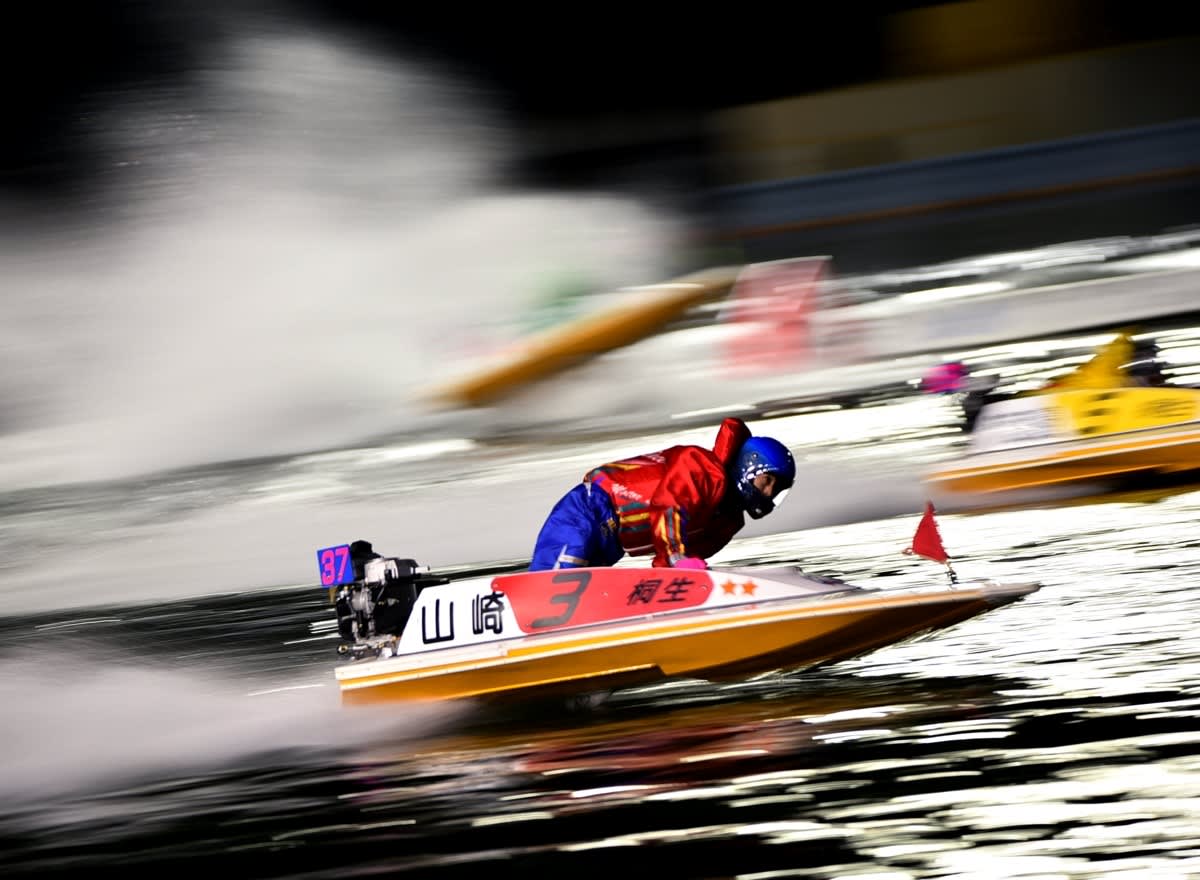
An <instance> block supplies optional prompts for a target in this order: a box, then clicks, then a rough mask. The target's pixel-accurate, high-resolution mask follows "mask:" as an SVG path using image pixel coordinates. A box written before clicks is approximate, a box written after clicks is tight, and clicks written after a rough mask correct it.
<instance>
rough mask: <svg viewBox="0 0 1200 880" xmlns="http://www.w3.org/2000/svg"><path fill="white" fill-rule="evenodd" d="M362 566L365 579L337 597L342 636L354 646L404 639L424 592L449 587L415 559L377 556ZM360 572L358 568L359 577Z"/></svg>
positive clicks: (443, 579) (358, 581) (339, 627)
mask: <svg viewBox="0 0 1200 880" xmlns="http://www.w3.org/2000/svg"><path fill="white" fill-rule="evenodd" d="M368 546H369V545H368ZM360 562H361V571H362V577H361V578H358V579H356V580H355V581H354V582H353V583H350V584H346V585H345V586H343V587H342V588H341V589H340V590H338V592H337V594H336V596H335V597H334V607H335V609H336V611H337V623H338V634H339V635H341V637H342V639H343V640H345V641H346V642H350V643H362V642H366V641H369V640H371V639H376V638H379V637H380V636H388V635H394V636H398V635H400V633H401V632H403V630H404V626H405V624H406V623H408V618H409V616H410V615H411V614H412V609H413V606H414V605H416V603H417V596H418V595H419V594H420V592H421V590H422V589H424V588H425V587H427V586H432V585H434V584H445V583H449V579H448V578H443V577H435V576H431V575H429V574H427V571H428V569H425V568H423V567H422V566H419V565H417V563H416V560H413V559H401V558H397V557H384V556H379V555H377V554H373V555H372V557H371V558H367V559H363V560H360ZM359 570H360V569H358V568H357V567H356V573H357V572H358V571H359Z"/></svg>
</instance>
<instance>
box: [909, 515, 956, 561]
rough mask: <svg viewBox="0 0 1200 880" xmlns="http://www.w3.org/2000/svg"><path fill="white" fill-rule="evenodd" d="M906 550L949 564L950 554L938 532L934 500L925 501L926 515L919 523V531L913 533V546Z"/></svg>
mask: <svg viewBox="0 0 1200 880" xmlns="http://www.w3.org/2000/svg"><path fill="white" fill-rule="evenodd" d="M906 552H908V553H914V554H916V555H917V556H924V557H925V558H926V559H932V560H934V561H935V562H941V563H945V564H947V565H949V563H950V556H949V555H948V554H947V553H946V548H945V547H943V546H942V536H941V534H940V533H939V532H938V527H937V522H935V521H934V518H933V502H932V501H926V502H925V515H924V516H922V517H921V522H920V523H918V525H917V533H916V534H915V535H913V541H912V547H910V548H909V549H908V550H907V551H906Z"/></svg>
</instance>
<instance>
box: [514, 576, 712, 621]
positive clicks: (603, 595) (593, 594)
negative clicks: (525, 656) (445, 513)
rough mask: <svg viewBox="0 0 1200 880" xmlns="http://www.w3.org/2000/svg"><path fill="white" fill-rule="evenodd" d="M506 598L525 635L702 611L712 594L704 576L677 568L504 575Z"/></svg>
mask: <svg viewBox="0 0 1200 880" xmlns="http://www.w3.org/2000/svg"><path fill="white" fill-rule="evenodd" d="M492 589H493V590H495V591H496V592H499V593H503V594H504V595H505V596H506V597H507V598H508V601H509V606H510V607H511V608H512V610H513V613H514V614H515V615H516V617H517V623H519V624H520V625H521V629H523V630H524V631H525V632H541V631H545V630H549V629H556V628H558V627H563V626H579V625H582V624H589V623H602V622H604V621H609V620H621V619H624V618H628V617H638V616H640V615H643V614H651V613H654V612H662V611H675V610H678V609H680V608H695V607H696V606H698V605H703V604H704V600H705V599H707V598H708V595H709V593H710V592H712V578H711V576H710V575H709V573H708V572H706V571H695V570H690V569H677V568H646V569H628V568H625V569H622V568H566V569H562V570H559V571H536V572H525V573H523V574H510V575H500V576H499V577H496V578H495V579H494V580H493V581H492Z"/></svg>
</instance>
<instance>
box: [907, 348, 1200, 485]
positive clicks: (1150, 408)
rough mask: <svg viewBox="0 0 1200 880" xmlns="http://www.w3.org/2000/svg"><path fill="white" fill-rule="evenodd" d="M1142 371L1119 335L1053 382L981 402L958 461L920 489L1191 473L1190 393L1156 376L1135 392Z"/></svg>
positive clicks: (1198, 397)
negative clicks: (1139, 372)
mask: <svg viewBox="0 0 1200 880" xmlns="http://www.w3.org/2000/svg"><path fill="white" fill-rule="evenodd" d="M1143 363H1145V362H1144V361H1138V360H1137V359H1136V351H1135V343H1134V342H1133V341H1132V339H1131V337H1130V336H1129V335H1128V334H1125V333H1122V334H1119V335H1118V336H1117V337H1116V338H1115V339H1113V340H1112V341H1110V342H1109V343H1108V344H1106V345H1105V346H1103V347H1102V348H1101V349H1100V350H1099V351H1097V352H1096V354H1095V355H1094V356H1093V357H1092V358H1091V360H1089V361H1087V362H1086V363H1084V364H1083V365H1082V366H1080V367H1079V368H1078V369H1077V370H1075V371H1074V372H1073V373H1071V374H1070V375H1068V376H1066V377H1064V378H1063V379H1061V380H1059V381H1057V382H1054V383H1051V384H1050V385H1048V386H1046V387H1044V388H1041V389H1038V390H1037V391H1035V392H1033V393H1028V394H1023V395H1018V396H1014V397H1009V398H1007V399H998V400H995V401H993V402H990V403H987V404H986V405H984V406H983V407H982V409H980V411H979V414H978V416H977V417H976V420H975V423H974V429H973V431H972V433H971V436H970V439H969V441H968V446H967V452H966V454H965V455H963V456H961V457H959V458H956V459H953V460H950V461H946V462H942V463H940V464H939V465H937V466H936V467H934V468H932V469H930V470H929V471H927V472H926V474H925V475H924V481H925V484H926V485H927V486H928V487H929V488H930V489H931V490H935V491H936V490H946V491H950V492H982V493H987V492H1002V491H1007V490H1016V489H1031V488H1036V487H1041V486H1049V485H1056V484H1065V483H1090V482H1111V481H1114V480H1118V479H1128V478H1130V477H1132V476H1137V475H1145V474H1151V473H1156V474H1178V473H1181V472H1185V471H1195V470H1200V388H1187V387H1173V386H1170V385H1166V384H1162V383H1163V382H1164V381H1165V380H1163V379H1162V376H1161V373H1156V374H1154V375H1155V379H1154V380H1153V381H1154V384H1149V385H1147V384H1142V383H1143V382H1144V381H1145V378H1144V377H1139V376H1138V374H1137V373H1138V371H1137V370H1136V367H1137V366H1138V365H1139V364H1143ZM1131 368H1134V369H1131Z"/></svg>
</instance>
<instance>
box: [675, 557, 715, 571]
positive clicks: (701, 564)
mask: <svg viewBox="0 0 1200 880" xmlns="http://www.w3.org/2000/svg"><path fill="white" fill-rule="evenodd" d="M671 567H672V568H696V569H701V570H704V569H707V568H708V563H707V562H705V561H704V560H703V559H701V558H700V557H699V556H680V557H679V558H678V559H676V560H675V564H674V565H673V566H671Z"/></svg>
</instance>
